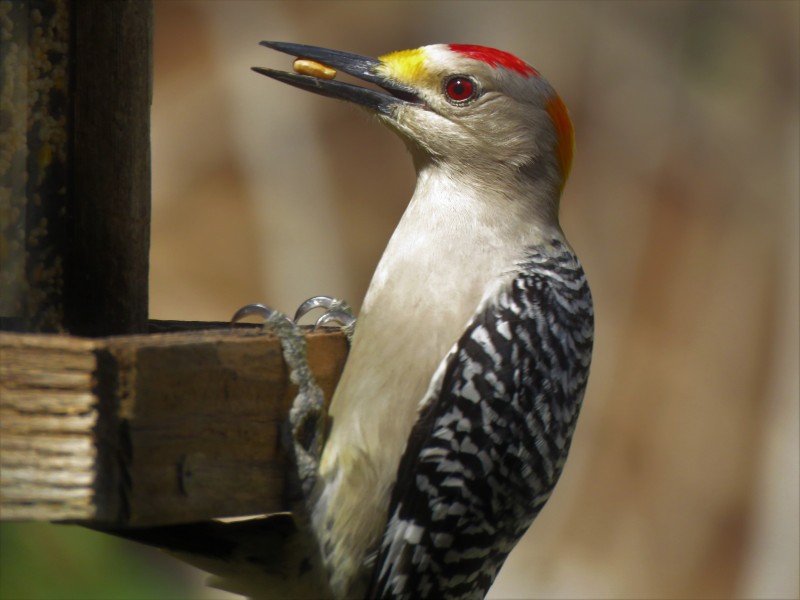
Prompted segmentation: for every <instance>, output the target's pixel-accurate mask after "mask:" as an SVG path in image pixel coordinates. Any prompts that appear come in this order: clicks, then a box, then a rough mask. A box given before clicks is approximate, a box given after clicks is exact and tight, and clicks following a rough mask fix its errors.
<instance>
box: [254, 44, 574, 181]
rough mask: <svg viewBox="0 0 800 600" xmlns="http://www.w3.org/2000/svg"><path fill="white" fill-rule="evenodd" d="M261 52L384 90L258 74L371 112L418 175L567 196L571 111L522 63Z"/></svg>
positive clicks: (473, 56) (477, 54) (482, 51)
mask: <svg viewBox="0 0 800 600" xmlns="http://www.w3.org/2000/svg"><path fill="white" fill-rule="evenodd" d="M261 45H263V46H266V47H268V48H272V49H275V50H278V51H280V52H284V53H286V54H290V55H292V56H295V57H297V58H300V59H307V60H311V61H315V62H318V63H321V64H322V65H326V66H328V67H331V68H332V69H336V70H338V71H342V72H344V73H347V74H349V75H351V76H354V77H356V78H358V79H360V80H362V81H365V82H369V83H372V84H376V85H377V86H378V87H379V88H380V90H378V89H370V88H367V87H361V86H358V85H353V84H350V83H346V82H342V81H338V80H335V79H332V78H320V77H315V76H311V75H304V74H297V73H287V72H283V71H276V70H273V69H264V68H260V67H254V68H253V70H254V71H256V72H258V73H261V74H263V75H267V76H269V77H272V78H274V79H277V80H279V81H283V82H285V83H288V84H290V85H294V86H296V87H299V88H302V89H305V90H308V91H311V92H314V93H318V94H321V95H324V96H329V97H333V98H339V99H342V100H347V101H349V102H353V103H355V104H359V105H361V106H364V107H365V108H367V109H368V110H370V111H371V112H373V113H374V114H375V115H377V116H378V118H379V119H380V120H381V121H383V122H384V123H385V124H386V125H388V126H389V127H390V128H392V129H394V130H395V131H396V132H398V133H399V134H400V136H401V137H402V138H403V139H404V140H405V141H406V144H407V145H408V147H409V148H410V150H411V153H412V155H413V156H414V159H415V163H416V164H417V168H418V169H420V168H421V167H423V166H425V165H426V164H430V163H434V164H437V165H440V166H445V167H448V168H451V169H452V170H454V171H455V172H457V173H459V174H462V175H477V176H478V178H479V179H480V178H481V176H482V175H491V176H496V177H506V178H507V177H509V176H511V177H514V178H519V177H533V178H540V179H545V180H547V181H548V182H549V183H551V184H552V186H553V187H555V188H557V190H556V192H557V193H558V192H560V190H561V188H562V187H563V185H564V183H565V182H566V179H567V176H568V175H569V171H570V166H571V162H572V150H573V129H572V123H571V121H570V118H569V115H568V113H567V109H566V107H565V105H564V103H563V102H562V100H561V98H560V97H559V96H558V94H556V92H555V91H554V90H553V88H552V87H551V86H550V84H549V83H548V82H547V80H545V79H544V78H543V77H542V76H541V75H540V74H539V72H538V71H537V70H536V69H534V68H533V67H531V66H530V65H528V64H527V63H525V62H523V61H522V60H520V59H519V58H517V57H516V56H514V55H512V54H509V53H507V52H503V51H500V50H495V49H492V48H486V47H483V46H474V45H465V44H435V45H430V46H423V47H421V48H417V49H415V50H402V51H399V52H393V53H391V54H386V55H384V56H381V57H379V58H371V57H366V56H360V55H358V54H352V53H349V52H341V51H337V50H330V49H326V48H318V47H316V46H306V45H303V44H291V43H283V42H261ZM331 73H333V72H331ZM330 76H331V77H332V75H330Z"/></svg>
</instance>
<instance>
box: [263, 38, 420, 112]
mask: <svg viewBox="0 0 800 600" xmlns="http://www.w3.org/2000/svg"><path fill="white" fill-rule="evenodd" d="M261 45H262V46H266V47H267V48H272V49H273V50H278V51H279V52H284V53H286V54H289V55H291V56H295V57H297V58H302V59H307V60H312V61H315V62H318V63H321V64H323V65H325V66H327V67H331V68H333V69H336V70H337V71H342V72H343V73H347V74H348V75H352V76H353V77H357V78H358V79H361V80H362V81H367V82H370V83H374V84H376V85H378V86H379V87H381V88H382V89H383V90H385V93H384V92H381V91H378V90H373V89H369V88H363V87H359V86H357V85H352V84H350V83H344V82H341V81H335V80H333V79H321V78H318V77H312V76H310V75H299V74H297V73H287V72H285V71H276V70H274V69H264V68H262V67H253V71H255V72H256V73H261V74H262V75H266V76H267V77H272V78H273V79H277V80H278V81H283V82H284V83H288V84H289V85H293V86H295V87H299V88H301V89H304V90H308V91H309V92H314V93H315V94H320V95H322V96H329V97H331V98H339V99H340V100H347V101H348V102H353V103H355V104H360V105H361V106H364V107H366V108H368V109H370V110H373V111H375V112H377V113H380V114H383V115H387V116H390V115H391V113H392V110H393V108H394V107H396V106H397V105H399V104H419V102H420V100H419V98H418V97H417V96H416V95H415V93H414V90H412V89H411V88H409V87H407V86H405V85H402V84H399V83H397V82H396V81H392V80H391V79H388V78H387V77H385V76H384V75H381V73H380V69H379V67H380V66H381V64H382V63H381V61H380V60H378V59H376V58H370V57H368V56H360V55H358V54H352V53H350V52H341V51H339V50H329V49H327V48H318V47H317V46H306V45H305V44H291V43H287V42H261Z"/></svg>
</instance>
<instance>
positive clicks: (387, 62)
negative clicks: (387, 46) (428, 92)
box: [378, 48, 429, 85]
mask: <svg viewBox="0 0 800 600" xmlns="http://www.w3.org/2000/svg"><path fill="white" fill-rule="evenodd" d="M426 58H427V55H426V52H425V49H424V48H417V49H416V50H399V51H398V52H392V53H391V54H384V55H383V56H379V57H378V60H380V61H381V63H382V64H381V65H380V66H379V67H378V71H379V73H380V74H381V75H383V76H385V77H390V78H391V79H394V80H395V81H398V82H400V83H409V84H415V85H420V84H421V83H422V82H423V81H424V80H425V79H426V78H427V77H428V76H429V75H428V72H427V70H426V69H425V60H426Z"/></svg>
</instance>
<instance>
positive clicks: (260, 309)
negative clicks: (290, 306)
mask: <svg viewBox="0 0 800 600" xmlns="http://www.w3.org/2000/svg"><path fill="white" fill-rule="evenodd" d="M253 315H256V316H259V317H261V318H262V319H264V322H265V324H266V323H270V322H272V321H275V320H280V319H283V320H285V321H286V322H288V323H289V324H291V325H295V322H294V321H292V320H291V319H290V318H289V317H287V316H286V315H285V314H283V313H282V312H280V311H277V310H275V309H274V308H270V307H269V306H267V305H265V304H246V305H244V306H243V307H242V308H240V309H239V310H237V311H236V312H235V313H234V315H233V316H232V317H231V325H233V324H234V323H237V322H239V321H241V320H242V319H245V318H247V317H252V316H253Z"/></svg>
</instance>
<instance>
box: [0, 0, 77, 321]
mask: <svg viewBox="0 0 800 600" xmlns="http://www.w3.org/2000/svg"><path fill="white" fill-rule="evenodd" d="M69 4H70V2H69V0H40V1H38V2H18V1H15V0H11V1H8V0H4V1H2V2H0V57H1V58H0V90H2V92H0V316H2V317H16V318H17V319H19V321H20V322H21V323H23V324H24V327H25V329H27V330H28V331H61V330H62V328H63V316H64V302H63V300H64V299H63V295H64V290H63V286H64V257H65V251H64V250H65V246H66V244H67V243H68V238H67V223H68V215H67V208H68V206H69V190H70V186H69V155H70V143H69V140H70V135H69V120H70V119H69V114H70V99H69V88H70V86H69V70H70V55H69V48H70V23H69Z"/></svg>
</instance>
